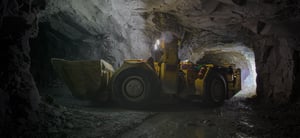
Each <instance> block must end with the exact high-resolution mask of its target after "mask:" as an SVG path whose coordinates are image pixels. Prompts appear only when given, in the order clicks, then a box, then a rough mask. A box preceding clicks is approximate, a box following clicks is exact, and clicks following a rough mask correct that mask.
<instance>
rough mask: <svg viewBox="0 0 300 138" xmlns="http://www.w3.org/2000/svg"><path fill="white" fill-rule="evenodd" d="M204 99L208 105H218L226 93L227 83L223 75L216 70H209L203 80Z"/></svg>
mask: <svg viewBox="0 0 300 138" xmlns="http://www.w3.org/2000/svg"><path fill="white" fill-rule="evenodd" d="M204 85H205V92H204V99H203V101H204V102H205V104H206V105H208V106H220V105H222V104H223V103H224V100H225V95H226V94H227V85H226V81H225V79H224V77H223V76H222V75H221V74H219V73H218V72H216V71H213V70H212V71H210V73H209V74H208V76H207V78H206V80H205V84H204Z"/></svg>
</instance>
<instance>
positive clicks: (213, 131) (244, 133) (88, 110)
mask: <svg viewBox="0 0 300 138" xmlns="http://www.w3.org/2000/svg"><path fill="white" fill-rule="evenodd" d="M40 91H41V92H42V93H41V95H42V97H43V99H44V100H45V101H47V102H49V98H48V100H47V98H45V97H53V100H50V101H51V104H50V105H52V107H53V108H52V109H53V116H50V117H48V118H47V119H48V122H49V120H50V123H48V124H47V127H48V128H47V133H46V134H47V135H48V136H51V137H124V138H126V137H128V138H133V137H141V138H142V137H143V138H154V137H155V138H156V137H175V138H182V137H189V138H212V137H237V138H243V137H297V136H300V131H299V130H300V125H299V124H300V118H298V115H299V113H300V112H299V109H300V104H296V105H294V106H288V107H281V108H279V107H276V108H268V109H267V108H266V107H262V106H261V104H260V105H258V104H255V101H254V100H252V99H245V98H238V97H234V98H232V99H230V100H228V101H226V102H225V104H224V105H223V106H221V107H217V108H208V107H205V106H203V105H201V104H199V103H191V102H175V103H172V104H163V105H159V106H155V107H153V108H151V109H147V110H129V109H124V108H121V107H118V106H116V105H113V104H111V103H108V104H100V105H95V104H92V103H89V102H87V101H80V100H76V99H74V98H73V97H72V96H71V95H70V94H68V89H67V88H54V89H40ZM43 93H47V94H49V96H45V95H43ZM50 99H51V98H50ZM266 109H267V110H266Z"/></svg>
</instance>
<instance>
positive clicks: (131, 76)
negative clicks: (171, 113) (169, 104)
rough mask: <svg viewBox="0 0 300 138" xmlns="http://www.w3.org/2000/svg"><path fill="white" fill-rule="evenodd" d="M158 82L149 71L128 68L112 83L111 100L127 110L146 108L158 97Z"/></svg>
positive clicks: (154, 75)
mask: <svg viewBox="0 0 300 138" xmlns="http://www.w3.org/2000/svg"><path fill="white" fill-rule="evenodd" d="M158 88H159V80H158V77H157V76H156V74H155V73H154V72H153V71H151V70H146V69H141V68H129V69H126V70H124V71H122V72H121V73H120V74H119V75H118V76H116V78H115V79H114V81H113V83H112V92H113V100H114V101H115V102H117V103H118V104H119V105H121V106H124V107H127V108H146V107H148V106H149V105H150V104H151V103H152V101H153V100H154V98H155V97H156V96H157V95H158V91H159V89H158Z"/></svg>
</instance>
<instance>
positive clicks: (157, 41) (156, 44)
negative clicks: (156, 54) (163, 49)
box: [154, 39, 160, 50]
mask: <svg viewBox="0 0 300 138" xmlns="http://www.w3.org/2000/svg"><path fill="white" fill-rule="evenodd" d="M159 44H160V41H159V40H158V39H157V40H156V42H155V44H154V50H157V49H158V46H159Z"/></svg>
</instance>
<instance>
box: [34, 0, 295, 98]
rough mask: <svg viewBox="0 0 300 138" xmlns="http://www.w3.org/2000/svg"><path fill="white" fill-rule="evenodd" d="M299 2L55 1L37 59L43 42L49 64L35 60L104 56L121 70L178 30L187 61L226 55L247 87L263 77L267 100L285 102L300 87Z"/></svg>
mask: <svg viewBox="0 0 300 138" xmlns="http://www.w3.org/2000/svg"><path fill="white" fill-rule="evenodd" d="M296 5H299V3H298V2H297V1H296V0H289V1H281V0H265V1H256V0H200V1H199V0H197V1H195V0H176V1H174V0H158V1H153V0H130V1H127V0H124V1H99V0H90V1H85V0H76V1H74V0H50V1H49V3H48V4H47V7H46V10H45V11H44V12H43V13H42V14H41V15H40V17H41V19H40V36H39V37H38V39H37V40H36V41H34V45H33V53H32V56H33V57H39V55H38V54H37V53H40V51H41V50H39V49H38V48H37V46H39V45H44V46H45V47H47V49H48V51H47V52H45V54H44V55H47V56H46V57H44V58H42V59H44V60H45V62H40V63H39V61H40V60H39V59H38V60H36V59H37V58H33V60H34V61H36V63H39V64H46V65H45V66H50V65H49V64H48V63H46V62H47V61H49V60H48V59H49V58H50V57H60V58H67V59H99V58H103V59H105V60H107V61H109V62H110V63H112V64H113V65H114V66H115V67H118V66H120V65H121V64H122V60H123V59H126V58H148V57H150V56H151V55H150V53H151V50H153V45H154V43H155V40H156V39H157V38H159V37H160V34H161V32H165V31H172V32H174V33H176V34H177V35H178V36H179V37H182V38H184V41H183V43H182V44H183V47H182V48H181V49H180V51H179V57H180V59H182V60H185V59H189V60H191V61H193V62H197V61H198V62H200V61H201V59H202V58H204V59H202V62H203V60H204V61H211V62H213V61H216V60H217V59H219V58H221V57H223V58H224V62H234V63H235V64H237V65H240V66H241V68H243V69H244V70H245V71H244V83H243V85H244V86H249V85H251V86H252V85H253V86H255V83H253V82H254V81H255V76H256V72H257V95H258V97H260V98H261V99H262V101H267V102H270V103H286V102H288V101H289V100H290V99H291V97H295V96H296V98H295V99H297V95H298V94H295V92H296V91H297V90H299V89H298V88H297V87H295V86H296V81H297V80H299V79H297V78H299V77H297V76H299V75H297V74H299V73H296V72H297V70H299V65H298V61H299V56H298V55H299V54H298V53H299V52H298V51H299V49H300V48H299V44H297V41H298V36H297V35H298V34H299V33H298V31H297V30H295V28H296V27H297V23H298V21H297V17H299V12H297V6H296ZM286 6H290V7H291V8H290V9H286V8H284V7H286ZM184 32H185V33H184ZM269 41H271V42H272V44H269V43H267V42H269ZM221 49H223V50H221ZM295 55H296V56H295ZM211 56H216V57H211ZM210 57H211V58H210ZM250 59H251V60H250ZM254 59H255V65H256V68H255V65H254V61H253V60H254ZM35 70H37V71H35ZM38 70H41V68H40V67H37V65H36V64H33V72H34V74H40V75H39V76H43V73H40V72H39V71H38ZM255 70H256V72H255ZM49 71H50V72H51V70H46V71H44V72H49ZM41 74H42V75H41ZM35 76H37V75H35ZM44 78H49V76H47V75H45V77H42V78H41V81H42V80H43V79H44ZM295 80H296V81H295ZM253 90H255V89H253ZM253 90H250V91H253Z"/></svg>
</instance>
